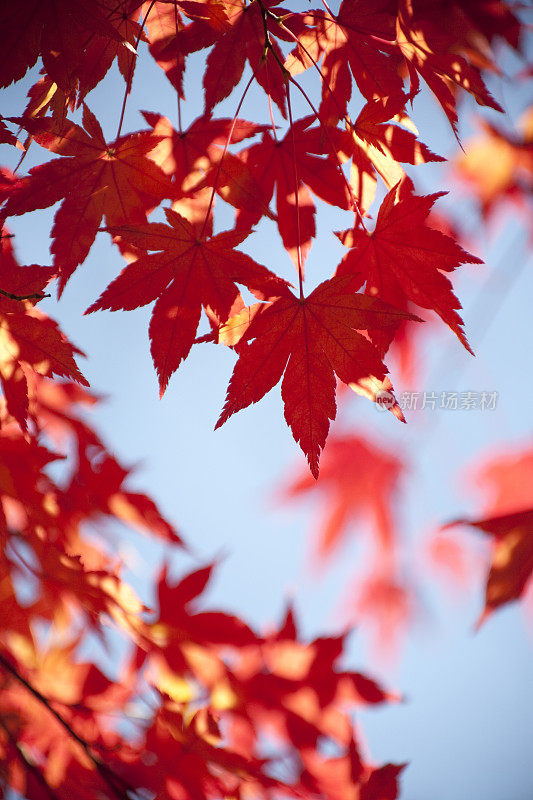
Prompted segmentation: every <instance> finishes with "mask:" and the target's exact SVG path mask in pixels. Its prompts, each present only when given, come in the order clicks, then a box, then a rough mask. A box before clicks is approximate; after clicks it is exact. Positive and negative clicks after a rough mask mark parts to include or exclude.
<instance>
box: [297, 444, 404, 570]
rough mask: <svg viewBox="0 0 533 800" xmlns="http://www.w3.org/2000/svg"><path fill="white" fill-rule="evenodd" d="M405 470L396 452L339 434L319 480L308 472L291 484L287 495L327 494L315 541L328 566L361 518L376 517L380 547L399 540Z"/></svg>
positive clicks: (325, 457)
mask: <svg viewBox="0 0 533 800" xmlns="http://www.w3.org/2000/svg"><path fill="white" fill-rule="evenodd" d="M403 470H404V465H403V464H402V462H401V461H400V460H399V459H398V458H397V457H396V456H393V455H392V454H390V453H387V452H385V451H384V450H383V449H382V448H380V447H378V446H377V445H375V444H373V443H370V442H368V441H367V440H366V439H364V438H362V437H358V436H338V435H337V436H333V437H331V438H330V439H329V441H328V444H327V447H326V449H325V451H324V455H323V459H322V469H321V473H320V480H319V481H318V482H316V483H315V482H314V481H312V480H311V479H310V478H309V475H308V474H307V475H302V476H301V477H299V478H295V479H294V480H292V481H290V482H289V484H288V485H287V486H286V487H285V489H284V490H283V493H282V497H283V498H287V499H290V498H294V497H298V496H300V495H302V494H306V493H307V492H315V493H316V492H318V493H319V494H320V495H321V497H322V498H323V502H322V514H321V522H320V524H319V527H318V530H317V535H316V544H315V548H316V560H317V564H318V563H319V564H321V565H323V563H324V559H325V558H327V556H328V555H331V553H332V551H333V550H334V549H335V548H336V547H338V545H339V544H340V542H341V541H342V538H343V536H346V534H347V531H348V529H349V527H350V526H351V525H352V526H353V525H355V524H357V523H358V522H359V520H360V519H361V517H363V518H369V519H370V520H371V522H372V528H373V532H374V534H375V537H376V540H377V542H376V545H377V547H378V548H379V549H380V550H385V549H386V548H387V547H390V546H391V543H392V542H394V540H395V524H394V519H395V514H394V500H395V498H396V492H397V489H398V482H399V479H400V476H401V473H402V472H403Z"/></svg>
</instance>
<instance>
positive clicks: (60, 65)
mask: <svg viewBox="0 0 533 800" xmlns="http://www.w3.org/2000/svg"><path fill="white" fill-rule="evenodd" d="M129 6H130V7H131V6H133V7H136V8H138V4H137V3H136V2H130V3H129ZM123 11H124V0H97V2H93V0H76V2H75V3H72V2H71V0H24V2H21V3H17V4H16V5H11V4H7V5H5V4H4V5H3V6H2V9H1V10H0V30H1V31H2V43H1V45H0V53H1V55H0V86H9V84H10V83H11V82H12V81H14V80H19V79H20V78H22V77H23V75H24V74H25V72H26V70H27V69H28V67H31V66H33V65H34V64H35V62H36V61H37V58H38V57H39V55H40V56H41V57H42V59H43V63H44V66H45V69H46V72H47V73H48V75H49V76H50V77H51V78H52V80H53V81H54V82H55V83H57V84H58V86H59V87H60V88H61V89H62V90H63V91H65V92H67V93H70V92H72V91H75V90H76V89H77V86H78V76H79V71H80V69H81V68H83V67H85V68H86V67H87V63H88V59H87V55H88V53H87V46H88V45H89V44H90V43H92V44H93V47H94V46H96V45H95V37H96V39H97V40H100V39H102V40H103V41H104V52H105V48H106V47H107V43H108V42H109V43H110V46H111V43H113V45H114V48H115V54H116V47H117V45H122V44H123V43H124V42H125V41H126V35H127V34H128V31H123V30H122V28H123V26H122V25H121V24H120V23H122V22H123ZM113 22H118V23H119V24H118V25H117V26H115V24H113ZM100 55H102V53H100ZM111 60H112V59H111ZM106 61H107V59H106ZM107 66H109V64H107ZM106 71H107V68H106V69H104V71H103V73H102V74H101V75H96V76H95V79H96V82H98V81H99V80H101V78H102V77H103V76H104V75H105V72H106ZM90 88H92V86H91V87H90Z"/></svg>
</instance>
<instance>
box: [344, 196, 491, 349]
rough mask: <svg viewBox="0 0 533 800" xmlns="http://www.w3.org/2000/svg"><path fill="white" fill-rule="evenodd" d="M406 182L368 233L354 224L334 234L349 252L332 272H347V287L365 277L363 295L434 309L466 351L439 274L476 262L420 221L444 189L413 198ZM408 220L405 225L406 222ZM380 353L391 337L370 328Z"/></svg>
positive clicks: (446, 286)
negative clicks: (349, 280) (351, 277)
mask: <svg viewBox="0 0 533 800" xmlns="http://www.w3.org/2000/svg"><path fill="white" fill-rule="evenodd" d="M411 186H412V185H411V184H410V181H404V182H403V183H400V184H398V185H397V186H395V187H394V188H393V189H391V191H390V192H389V193H388V194H387V195H386V197H385V199H384V200H383V203H382V204H381V207H380V209H379V213H378V217H377V220H376V226H375V229H374V230H373V231H372V232H369V231H367V230H361V228H359V227H357V225H356V227H354V229H353V230H347V231H342V232H339V233H337V236H338V237H339V239H340V240H341V242H342V243H343V244H344V245H345V246H346V247H349V248H350V250H349V252H348V253H346V255H345V256H344V258H343V259H342V261H341V263H340V264H339V266H338V267H337V273H336V274H337V275H353V276H354V278H353V281H352V282H351V284H350V287H351V288H353V289H354V290H356V289H358V288H360V287H361V286H362V284H363V283H364V282H365V281H366V288H365V292H366V294H369V295H372V296H377V297H379V298H381V299H382V300H384V301H385V302H387V303H390V304H391V305H394V306H396V307H397V308H407V301H408V300H411V301H412V302H413V303H415V304H416V305H417V306H419V307H421V308H429V309H432V310H433V311H435V312H436V313H437V314H438V315H439V316H440V318H441V319H442V320H443V321H444V322H445V323H446V324H447V325H448V326H449V327H450V328H451V329H452V331H453V332H454V333H455V334H456V336H457V338H458V339H459V341H460V342H461V343H462V344H463V345H464V347H465V348H466V349H467V350H468V351H469V352H470V353H471V352H472V350H471V349H470V345H469V344H468V341H467V339H466V336H465V333H464V331H463V328H462V326H463V320H462V319H461V317H460V316H459V314H458V313H457V309H460V308H461V304H460V303H459V300H458V299H457V298H456V296H455V295H454V293H453V290H452V285H451V283H450V281H449V280H448V278H447V277H446V276H445V275H444V274H443V272H452V271H453V270H454V269H455V268H456V267H458V266H459V265H460V264H462V263H469V264H481V263H482V262H481V260H480V259H479V258H476V256H472V255H470V253H467V252H466V251H465V250H463V248H462V247H461V246H460V245H459V244H457V242H455V241H454V240H453V239H452V238H450V237H449V236H447V235H446V234H444V233H442V232H441V231H438V230H436V229H435V228H431V227H430V226H429V225H427V224H426V218H427V216H428V214H429V212H430V210H431V207H432V205H433V203H434V202H435V200H437V198H439V197H441V196H442V195H443V194H444V193H443V192H438V193H436V194H433V195H427V196H417V195H414V194H413V192H412V188H411ZM407 223H408V224H407ZM371 336H372V340H373V341H374V342H375V343H376V344H377V345H378V347H379V349H380V352H382V353H384V352H386V350H387V348H388V346H389V344H390V342H391V336H390V334H389V333H388V332H387V331H385V332H382V331H371Z"/></svg>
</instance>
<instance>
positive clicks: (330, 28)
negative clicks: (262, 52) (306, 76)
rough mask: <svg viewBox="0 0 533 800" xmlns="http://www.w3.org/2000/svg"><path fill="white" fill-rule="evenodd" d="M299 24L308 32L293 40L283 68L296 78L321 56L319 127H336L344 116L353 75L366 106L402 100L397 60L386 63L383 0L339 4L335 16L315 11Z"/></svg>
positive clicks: (389, 39)
mask: <svg viewBox="0 0 533 800" xmlns="http://www.w3.org/2000/svg"><path fill="white" fill-rule="evenodd" d="M304 20H305V21H306V22H309V23H311V26H310V29H308V30H306V31H304V32H303V33H302V34H301V35H300V36H299V37H298V38H299V45H298V46H297V47H296V49H295V50H294V51H293V52H292V53H291V57H290V58H289V59H288V61H287V68H288V69H289V71H290V72H291V73H293V74H295V73H298V72H299V71H301V69H302V68H307V67H309V66H310V64H311V63H313V61H314V62H315V63H316V62H317V61H318V60H319V59H320V58H321V56H323V61H322V65H321V73H322V75H323V78H324V82H323V88H322V102H321V104H320V116H321V119H322V120H323V121H324V122H326V123H328V124H332V123H336V122H338V121H339V120H340V119H342V118H343V117H344V116H345V114H346V110H347V104H348V101H349V100H350V97H351V94H352V75H353V78H354V80H355V82H356V84H357V86H358V88H359V90H360V92H361V94H362V95H363V96H364V97H365V98H366V99H367V100H372V99H374V98H376V97H379V98H381V97H388V96H394V95H401V94H402V90H403V81H402V79H401V77H400V76H399V75H398V72H397V58H396V59H395V58H393V57H391V56H392V55H394V54H395V45H394V16H393V14H392V13H391V4H390V3H389V2H388V0H356V1H355V2H354V1H353V0H343V2H342V3H341V5H340V8H339V12H338V14H336V15H333V16H331V15H330V14H329V13H327V12H325V11H321V10H317V11H312V12H310V14H309V15H307V16H306V17H304ZM350 73H351V74H350Z"/></svg>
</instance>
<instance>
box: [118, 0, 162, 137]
mask: <svg viewBox="0 0 533 800" xmlns="http://www.w3.org/2000/svg"><path fill="white" fill-rule="evenodd" d="M155 3H156V0H152V2H151V3H150V5H149V6H148V10H147V12H146V14H145V15H144V19H143V21H142V24H141V27H140V28H139V33H138V34H137V40H136V42H135V51H136V52H137V48H138V47H139V42H140V41H141V36H142V34H143V30H144V26H145V25H146V23H147V21H148V17H149V15H150V11H151V10H152V8H153V7H154V5H155ZM135 58H136V54H135V56H134V57H133V58H132V61H131V68H130V72H129V75H128V80H127V81H126V89H125V90H124V99H123V100H122V108H121V110H120V119H119V121H118V128H117V135H116V136H115V141H118V139H119V138H120V134H121V132H122V124H123V122H124V114H125V113H126V103H127V101H128V95H129V93H130V91H131V83H132V80H133V73H134V71H135Z"/></svg>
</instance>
